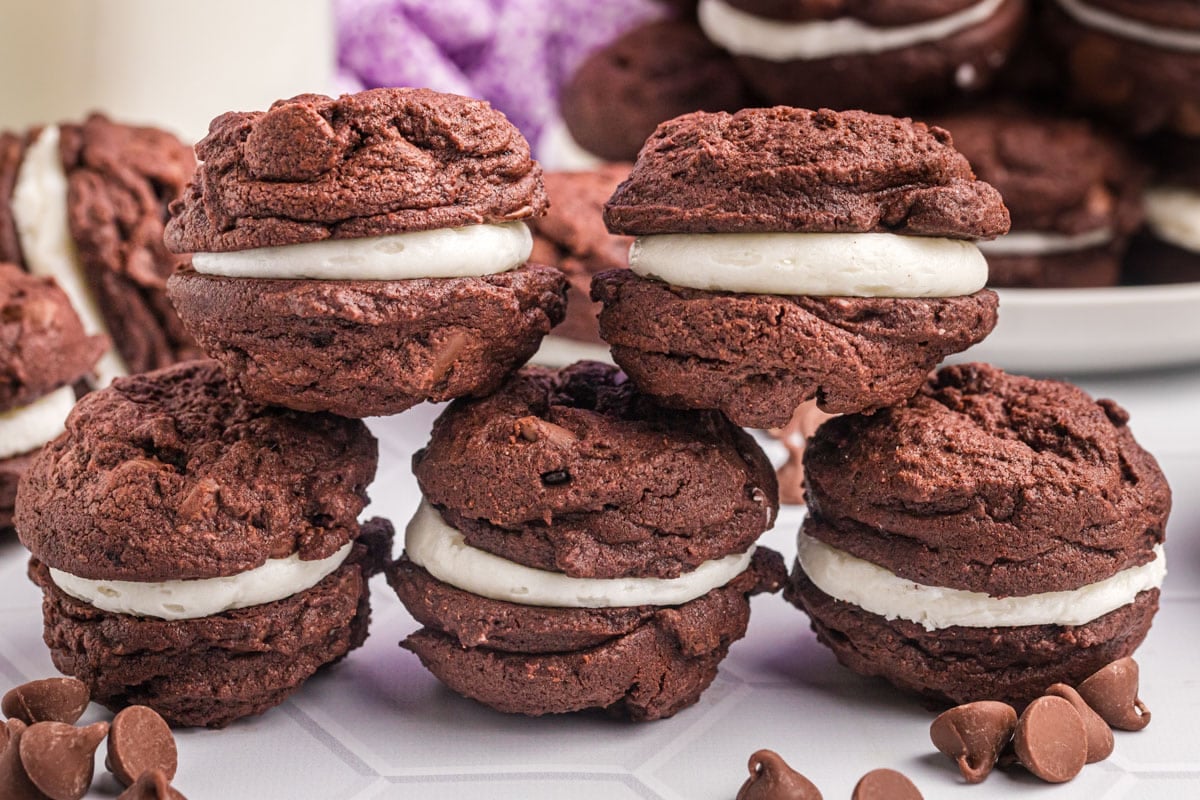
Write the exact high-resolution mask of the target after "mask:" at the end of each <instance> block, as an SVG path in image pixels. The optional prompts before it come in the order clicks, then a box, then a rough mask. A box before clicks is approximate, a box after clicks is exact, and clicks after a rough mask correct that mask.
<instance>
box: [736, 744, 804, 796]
mask: <svg viewBox="0 0 1200 800" xmlns="http://www.w3.org/2000/svg"><path fill="white" fill-rule="evenodd" d="M737 800H822V797H821V790H820V789H818V788H817V787H816V786H813V784H812V781H810V780H809V779H808V778H806V777H804V776H803V775H801V774H800V773H799V772H796V770H794V769H792V768H791V767H789V766H788V765H787V762H786V761H784V760H783V758H781V757H780V755H779V754H778V753H776V752H774V751H773V750H759V751H758V752H756V753H755V754H754V755H752V756H750V777H749V778H747V779H746V782H745V783H743V784H742V788H741V789H739V790H738V793H737Z"/></svg>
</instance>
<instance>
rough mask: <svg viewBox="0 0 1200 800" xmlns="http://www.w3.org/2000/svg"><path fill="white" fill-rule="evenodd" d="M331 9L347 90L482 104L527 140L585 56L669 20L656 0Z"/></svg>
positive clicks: (348, 3) (475, 0)
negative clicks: (434, 95) (405, 89)
mask: <svg viewBox="0 0 1200 800" xmlns="http://www.w3.org/2000/svg"><path fill="white" fill-rule="evenodd" d="M334 8H335V11H336V14H337V22H338V54H339V66H340V67H341V70H342V74H343V77H344V78H346V79H347V80H348V81H349V82H350V83H351V84H353V83H355V82H356V83H358V84H360V85H361V86H362V87H363V88H370V87H375V86H425V87H429V88H431V89H436V90H438V91H443V92H454V93H456V94H464V95H469V96H471V97H478V98H482V99H484V100H487V101H489V102H491V103H492V105H494V106H495V107H496V108H498V109H500V110H501V111H503V112H504V113H505V114H506V115H508V118H509V119H511V120H512V121H513V122H514V123H515V124H516V125H517V127H519V128H520V129H521V131H522V132H523V133H524V134H525V136H526V138H528V139H529V140H530V141H531V142H534V143H536V142H537V141H538V140H539V138H540V136H541V133H542V131H543V129H545V128H546V126H547V125H549V124H551V123H552V122H553V121H554V120H555V119H556V118H557V117H558V93H559V89H560V88H561V87H562V85H563V84H564V83H565V82H566V81H567V80H568V79H569V78H570V77H571V74H572V73H573V72H574V70H575V69H576V68H577V67H578V66H579V64H580V62H582V61H583V59H584V58H586V57H587V55H588V54H589V53H591V52H592V51H593V50H595V49H597V48H599V47H602V46H603V45H605V44H607V43H608V42H610V41H612V40H613V39H615V38H616V37H617V36H619V35H620V34H622V33H624V32H625V31H626V30H629V29H630V28H632V27H634V26H636V25H640V24H641V23H643V22H647V21H649V20H651V19H655V18H658V17H662V16H665V14H666V8H665V7H664V6H663V5H661V4H660V3H658V2H655V1H654V0H334Z"/></svg>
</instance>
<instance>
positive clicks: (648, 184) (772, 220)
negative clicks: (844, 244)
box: [605, 106, 1009, 239]
mask: <svg viewBox="0 0 1200 800" xmlns="http://www.w3.org/2000/svg"><path fill="white" fill-rule="evenodd" d="M605 221H606V222H607V223H608V227H609V229H610V230H611V231H613V232H614V233H625V234H632V235H649V234H658V233H767V232H805V233H870V232H878V233H898V234H907V235H914V236H940V237H948V238H957V239H987V238H992V237H995V236H999V235H1000V234H1002V233H1005V232H1007V231H1008V225H1009V219H1008V211H1007V210H1006V209H1005V207H1004V203H1003V202H1002V201H1001V200H1000V195H999V193H997V192H996V190H995V189H993V188H992V187H991V186H989V185H988V184H986V183H983V182H982V181H978V180H976V179H975V175H974V173H972V172H971V167H970V165H969V164H968V163H967V160H966V159H965V158H964V157H963V156H962V155H961V154H960V153H959V152H958V151H956V150H955V149H954V144H953V142H952V140H951V138H950V134H949V133H947V132H946V131H945V130H943V129H941V128H937V127H928V126H926V125H924V124H922V123H919V122H913V121H912V120H910V119H899V118H896V117H889V116H883V115H879V114H868V113H867V112H865V111H841V112H838V111H830V110H829V109H821V110H819V111H809V110H806V109H800V108H790V107H787V106H776V107H774V108H750V109H744V110H742V111H738V112H737V113H735V114H728V113H724V112H721V113H716V114H709V113H703V112H696V113H693V114H686V115H684V116H682V117H677V118H675V119H673V120H669V121H667V122H664V123H663V124H661V125H659V126H658V130H656V131H655V132H654V135H653V136H651V137H650V138H649V139H648V140H647V141H646V144H645V146H644V147H643V148H642V151H641V153H639V154H638V160H637V163H636V164H635V165H634V168H633V173H632V174H631V175H630V176H629V179H628V180H626V181H625V182H624V183H623V184H621V186H620V187H618V188H617V191H616V192H615V193H614V194H613V196H612V198H611V199H610V200H609V202H608V205H607V206H606V207H605Z"/></svg>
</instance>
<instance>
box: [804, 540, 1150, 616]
mask: <svg viewBox="0 0 1200 800" xmlns="http://www.w3.org/2000/svg"><path fill="white" fill-rule="evenodd" d="M796 544H797V558H798V559H799V561H800V566H801V568H802V569H803V570H804V572H805V574H806V575H808V577H809V579H810V580H811V581H812V582H813V583H814V584H815V585H816V587H817V588H818V589H820V590H821V591H822V592H824V593H825V594H827V595H829V596H830V597H833V598H835V599H837V600H842V601H844V602H847V603H853V604H854V605H856V606H858V607H860V608H862V609H863V610H865V611H869V612H871V613H872V614H878V615H879V616H881V617H884V618H886V619H904V620H908V621H909V622H915V623H917V624H919V625H922V626H924V627H925V630H930V631H932V630H938V629H941V628H949V627H951V626H954V625H962V626H965V627H969V628H992V627H1005V628H1011V627H1017V626H1020V625H1083V624H1084V623H1087V622H1091V621H1092V620H1094V619H1097V618H1098V617H1102V616H1104V615H1105V614H1107V613H1108V612H1110V611H1114V610H1116V609H1118V608H1120V607H1122V606H1125V605H1128V604H1130V603H1132V602H1133V601H1134V598H1135V597H1137V595H1138V593H1139V592H1143V591H1146V590H1147V589H1156V588H1158V587H1160V586H1162V582H1163V578H1164V577H1165V576H1166V574H1167V563H1166V556H1165V555H1164V553H1163V548H1162V545H1157V546H1155V548H1154V560H1153V561H1150V562H1149V563H1146V564H1143V565H1141V566H1140V567H1130V568H1129V569H1126V570H1122V571H1120V572H1118V573H1117V574H1115V575H1113V576H1111V577H1108V578H1105V579H1104V580H1102V581H1098V582H1096V583H1091V584H1088V585H1087V586H1081V587H1080V588H1078V589H1072V590H1070V591H1065V592H1044V593H1042V594H1032V595H1027V596H1025V597H992V596H991V595H988V594H984V593H983V592H969V591H965V590H962V589H948V588H945V587H942V586H926V585H924V584H920V583H915V582H913V581H910V580H908V579H906V578H901V577H900V576H899V575H896V574H895V573H892V572H889V571H888V570H886V569H884V568H883V567H881V566H879V565H877V564H872V563H871V562H869V561H864V560H863V559H861V558H857V557H855V556H852V555H850V554H849V553H846V552H844V551H842V550H838V549H836V548H834V547H830V546H829V545H827V544H825V543H824V542H821V541H818V540H817V539H814V538H812V537H811V536H806V535H804V534H803V533H801V534H800V535H799V537H798V539H797V543H796Z"/></svg>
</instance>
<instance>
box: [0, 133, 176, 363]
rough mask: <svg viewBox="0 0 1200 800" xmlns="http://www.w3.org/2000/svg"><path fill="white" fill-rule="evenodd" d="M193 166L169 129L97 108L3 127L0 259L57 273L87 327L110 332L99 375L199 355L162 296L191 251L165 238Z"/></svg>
mask: <svg viewBox="0 0 1200 800" xmlns="http://www.w3.org/2000/svg"><path fill="white" fill-rule="evenodd" d="M195 166H196V160H195V157H194V156H193V155H192V148H191V147H189V146H188V145H185V144H184V143H183V142H181V141H179V139H177V138H175V136H173V135H172V134H170V133H167V132H166V131H162V130H158V129H156V128H147V127H138V126H133V125H123V124H121V123H118V122H113V121H111V120H109V119H108V118H106V117H104V116H103V115H100V114H92V115H91V116H89V117H88V118H87V119H86V120H84V121H83V122H82V123H80V124H75V123H62V124H59V125H51V126H47V127H44V128H40V129H35V130H32V131H30V132H29V133H28V134H26V135H24V136H18V135H15V134H5V135H4V136H3V137H0V258H2V259H5V260H10V261H14V262H16V263H20V264H23V265H24V266H25V267H26V268H27V269H28V270H29V271H30V272H32V273H34V274H36V275H44V276H47V277H53V278H54V279H55V280H57V281H58V283H59V285H60V286H61V287H62V289H63V291H65V292H66V294H67V296H68V297H69V298H70V299H71V303H72V304H73V305H74V306H75V310H76V312H77V313H78V314H79V316H80V319H81V320H82V322H83V327H84V330H86V331H87V332H88V333H89V334H93V335H105V336H107V337H108V338H109V339H110V340H111V341H112V344H113V348H112V350H111V351H109V352H108V353H106V354H105V355H104V356H103V357H102V358H101V360H100V363H99V365H98V366H97V370H96V376H95V377H94V378H92V379H91V382H92V383H93V385H95V386H106V385H108V383H109V381H111V380H112V379H113V378H114V377H119V376H121V375H126V374H131V373H138V372H147V371H150V370H154V369H158V368H160V367H165V366H168V365H171V364H174V363H176V362H178V361H184V360H188V359H191V358H195V357H196V356H197V355H198V354H199V351H198V350H197V349H196V347H195V344H194V343H193V342H192V340H191V337H189V336H188V334H187V332H186V331H184V330H183V325H182V323H181V322H180V321H179V317H178V316H177V315H176V313H175V309H174V308H172V307H171V304H170V302H169V301H168V300H167V295H166V285H167V276H168V275H170V274H171V273H172V272H174V271H175V270H176V269H177V268H178V267H180V266H182V265H183V264H186V263H187V258H186V257H185V256H182V255H176V254H173V253H170V252H168V251H167V249H166V246H165V245H164V244H163V226H164V225H165V223H166V209H167V205H168V204H169V203H171V202H172V201H173V200H175V199H176V198H177V197H179V196H180V195H181V194H182V193H183V189H184V187H185V186H186V185H187V182H188V180H189V179H190V178H191V176H192V172H193V171H194V170H195Z"/></svg>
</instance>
